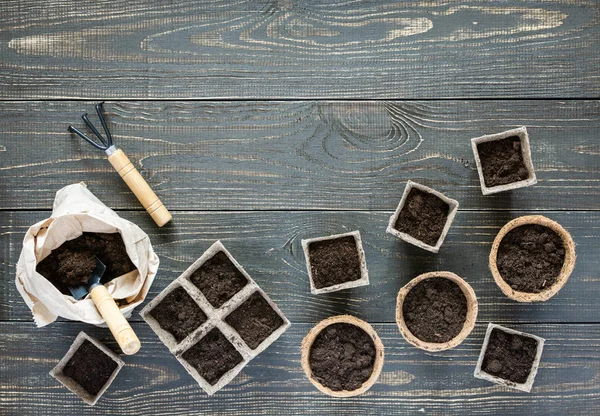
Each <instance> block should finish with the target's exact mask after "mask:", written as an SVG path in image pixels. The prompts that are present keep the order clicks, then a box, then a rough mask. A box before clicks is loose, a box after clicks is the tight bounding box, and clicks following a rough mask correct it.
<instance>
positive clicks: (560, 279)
mask: <svg viewBox="0 0 600 416" xmlns="http://www.w3.org/2000/svg"><path fill="white" fill-rule="evenodd" d="M575 257H576V256H575V242H574V241H573V238H572V237H571V235H570V234H569V232H568V231H567V230H565V229H564V228H563V227H562V226H561V225H560V224H558V223H557V222H555V221H552V220H551V219H549V218H546V217H544V216H542V215H528V216H524V217H519V218H515V219H514V220H512V221H510V222H508V223H507V224H506V225H505V226H504V227H502V229H501V230H500V232H499V233H498V235H497V236H496V238H495V239H494V243H493V244H492V250H491V252H490V259H489V264H490V270H491V272H492V275H493V276H494V281H495V282H496V284H497V285H498V287H500V289H501V290H502V293H504V294H505V295H506V296H508V297H509V298H511V299H513V300H516V301H518V302H543V301H546V300H548V299H550V298H551V297H552V296H554V295H556V294H557V293H558V291H559V290H560V289H561V288H562V287H563V286H564V285H565V283H567V280H569V276H571V273H572V272H573V269H574V268H575Z"/></svg>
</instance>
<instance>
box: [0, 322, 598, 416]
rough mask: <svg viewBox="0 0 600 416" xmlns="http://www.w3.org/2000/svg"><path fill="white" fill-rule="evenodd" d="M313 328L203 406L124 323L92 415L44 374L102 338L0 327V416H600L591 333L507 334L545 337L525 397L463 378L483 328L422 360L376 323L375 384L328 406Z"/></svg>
mask: <svg viewBox="0 0 600 416" xmlns="http://www.w3.org/2000/svg"><path fill="white" fill-rule="evenodd" d="M312 325H313V324H312V323H311V324H298V325H292V327H291V328H290V329H289V330H288V331H287V332H286V333H285V334H284V335H283V336H282V337H281V338H280V339H279V340H278V341H277V342H276V343H275V344H273V345H272V346H271V347H270V348H269V349H268V350H267V351H265V352H264V353H262V354H261V355H260V356H259V357H258V358H256V359H255V360H254V361H252V362H251V363H250V364H249V365H248V366H247V367H246V368H245V369H244V370H243V372H242V373H240V374H239V375H238V376H237V377H236V378H235V379H234V380H233V381H232V383H231V384H230V385H229V386H227V387H226V388H224V389H223V390H221V391H220V392H218V393H217V394H216V395H215V396H212V397H208V396H207V395H205V394H204V393H203V392H202V391H201V390H200V388H199V387H198V386H197V384H195V382H194V380H193V379H192V378H191V377H190V376H189V375H188V374H187V373H186V372H185V370H184V369H183V368H182V367H181V366H180V365H179V363H178V362H177V361H176V360H175V358H173V357H172V356H171V355H170V353H169V352H168V350H167V348H166V347H165V346H164V345H162V344H161V343H160V341H159V340H158V338H157V337H156V336H155V335H154V334H153V333H152V332H151V330H150V329H149V327H148V326H147V325H145V324H143V323H138V324H134V329H135V330H136V332H137V333H138V335H139V336H140V339H141V341H142V345H143V347H142V349H141V351H140V352H139V353H138V354H137V355H135V356H131V357H124V360H125V362H126V365H125V367H124V368H123V370H122V371H121V373H120V374H119V376H118V377H117V379H116V380H115V382H114V383H113V385H112V386H111V388H110V389H109V390H108V391H107V392H106V394H105V395H104V396H103V398H102V399H101V400H100V401H99V402H98V404H97V405H96V406H95V407H94V408H90V407H89V406H87V405H85V404H84V403H83V402H81V401H80V399H79V398H77V397H76V396H74V395H73V394H71V393H70V392H68V391H67V390H66V389H65V388H64V387H62V386H61V385H60V384H58V383H57V382H56V381H55V380H54V379H53V378H51V377H50V376H49V375H48V371H49V370H50V369H51V368H52V367H53V366H54V365H55V364H56V363H57V362H58V360H59V359H60V358H61V357H62V355H63V354H64V353H65V352H66V350H67V349H68V347H69V345H70V343H71V342H72V341H73V339H74V338H75V336H76V335H77V333H78V332H79V331H80V330H85V331H86V332H87V333H89V334H90V335H93V336H96V337H98V338H99V339H100V340H101V341H102V342H105V343H106V344H107V345H108V346H109V347H111V348H113V349H115V350H116V348H117V347H116V344H115V343H114V342H113V341H112V340H111V338H110V334H109V333H108V330H106V329H100V328H95V327H92V326H89V325H83V324H74V323H58V324H55V325H53V326H51V327H48V328H44V329H38V330H36V329H33V328H32V327H31V324H28V323H0V329H1V333H2V334H3V335H2V337H0V347H1V348H0V357H1V359H2V363H3V364H2V366H0V379H2V380H3V382H2V383H1V384H0V406H1V407H2V412H3V414H5V415H20V416H24V415H38V414H40V411H42V410H41V409H43V411H42V412H43V414H44V415H49V416H50V415H61V416H63V415H87V414H110V415H114V416H117V415H124V416H125V415H140V414H143V415H149V416H150V415H161V416H165V415H170V416H174V415H188V414H192V413H194V414H195V413H197V412H201V413H202V414H214V415H217V414H218V415H234V414H235V415H273V414H278V415H282V414H304V415H322V414H340V415H341V414H343V415H363V414H369V415H371V414H373V415H375V414H377V415H382V414H385V415H413V414H421V413H422V414H426V415H442V414H444V415H465V414H473V413H477V414H490V415H505V416H510V415H523V414H527V415H544V416H548V415H560V416H564V415H566V414H568V415H593V414H598V412H600V384H599V383H598V379H599V378H600V356H599V354H600V327H599V326H598V325H564V324H540V325H511V327H514V328H517V329H520V330H523V331H527V332H531V333H534V334H536V335H539V336H542V337H545V338H546V344H545V347H544V353H543V355H542V364H541V367H540V370H539V372H538V375H537V378H536V382H535V385H534V388H533V391H532V393H531V394H524V393H520V392H515V391H512V390H509V389H507V388H504V387H499V386H495V385H493V384H490V383H488V382H486V381H483V380H478V379H475V378H474V377H473V370H474V368H475V364H476V361H477V357H478V354H479V349H480V348H481V344H482V341H483V335H484V332H485V327H486V326H487V323H486V324H483V323H482V324H478V325H477V326H476V328H475V330H474V332H473V333H472V334H471V336H470V337H469V338H467V340H466V341H465V342H464V343H463V344H462V345H461V346H459V347H458V348H456V349H455V350H450V351H446V352H443V353H438V354H425V353H424V352H422V351H420V350H417V349H416V348H414V347H411V346H410V345H408V344H407V343H406V342H404V340H403V339H402V337H401V336H400V333H399V332H398V329H397V328H396V326H395V325H392V324H376V325H374V327H375V330H376V331H377V332H378V333H379V335H380V337H381V338H382V341H383V343H384V345H385V348H386V350H385V354H386V357H385V364H384V368H383V372H382V375H381V377H380V380H379V382H378V383H377V384H375V386H373V388H372V389H371V390H370V391H369V392H368V393H366V394H365V395H363V396H359V397H355V398H348V399H332V398H329V397H327V396H325V395H323V394H322V393H320V392H318V391H317V390H316V389H315V388H314V387H313V386H312V385H311V384H310V383H309V381H308V380H307V379H306V378H305V377H304V373H303V372H302V369H301V367H300V362H299V361H300V343H301V340H302V338H303V337H304V335H306V333H307V332H308V330H309V329H310V327H311V326H312Z"/></svg>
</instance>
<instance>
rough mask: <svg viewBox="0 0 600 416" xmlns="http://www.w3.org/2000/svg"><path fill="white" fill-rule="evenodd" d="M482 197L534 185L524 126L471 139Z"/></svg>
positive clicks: (535, 179)
mask: <svg viewBox="0 0 600 416" xmlns="http://www.w3.org/2000/svg"><path fill="white" fill-rule="evenodd" d="M471 147H472V148H473V154H474V155H475V163H476V164H477V173H478V174H479V183H480V184H481V192H482V193H483V195H491V194H495V193H498V192H503V191H509V190H511V189H518V188H524V187H526V186H530V185H535V184H536V183H537V178H536V176H535V171H534V169H533V162H532V161H531V147H530V145H529V135H528V134H527V129H526V128H525V127H519V128H518V129H512V130H508V131H505V132H502V133H497V134H489V135H486V136H481V137H476V138H474V139H471Z"/></svg>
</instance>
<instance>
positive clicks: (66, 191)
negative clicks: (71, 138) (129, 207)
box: [15, 183, 158, 327]
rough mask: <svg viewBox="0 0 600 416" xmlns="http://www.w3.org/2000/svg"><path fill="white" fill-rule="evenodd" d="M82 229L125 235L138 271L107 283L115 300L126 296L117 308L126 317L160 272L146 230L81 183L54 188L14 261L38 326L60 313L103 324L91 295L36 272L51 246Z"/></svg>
mask: <svg viewBox="0 0 600 416" xmlns="http://www.w3.org/2000/svg"><path fill="white" fill-rule="evenodd" d="M84 231H86V232H96V233H114V232H119V233H120V234H121V237H122V238H123V242H124V243H125V248H126V249H127V254H128V255H129V257H130V258H131V261H132V262H133V264H134V265H135V267H136V270H134V271H132V272H130V273H127V274H124V275H122V276H119V277H117V278H116V279H114V280H112V281H111V282H109V283H107V284H106V288H107V289H108V292H109V293H110V294H111V296H112V297H113V298H114V299H126V300H127V304H125V305H121V307H120V308H121V312H123V314H124V315H125V316H126V317H129V316H131V312H132V311H133V309H134V308H135V307H136V306H138V305H139V304H140V303H142V302H143V301H144V298H145V297H146V295H147V294H148V290H149V289H150V286H151V285H152V282H153V280H154V277H155V276H156V272H157V271H158V256H157V255H156V254H155V253H154V250H152V245H151V244H150V239H149V238H148V235H147V234H146V233H145V232H143V231H142V230H141V229H140V228H139V227H138V226H137V225H135V224H133V223H132V222H130V221H127V220H124V219H123V218H121V217H119V216H118V215H117V214H116V213H115V212H114V211H113V210H111V209H110V208H108V207H107V206H106V205H104V204H103V203H102V202H101V201H100V200H99V199H98V198H96V197H95V196H94V195H93V194H92V193H91V192H90V191H88V190H87V188H86V187H85V184H84V183H78V184H73V185H69V186H66V187H64V188H62V189H60V190H59V191H58V192H57V193H56V198H55V199H54V207H53V210H52V216H51V217H50V218H48V219H46V220H44V221H40V222H38V223H37V224H35V225H33V226H31V227H30V228H29V230H27V234H25V238H24V240H23V250H21V256H20V257H19V262H18V263H17V278H16V281H15V283H16V285H17V289H18V290H19V293H20V294H21V296H22V297H23V299H24V300H25V303H27V306H29V309H31V312H32V313H33V319H34V320H35V323H36V325H37V326H39V327H41V326H45V325H48V324H49V323H52V322H54V321H55V320H56V318H57V317H58V316H62V317H63V318H66V319H71V320H74V321H81V322H87V323H89V324H93V325H98V326H105V324H104V319H103V318H102V316H100V314H99V313H98V310H97V309H96V307H95V306H94V303H93V302H92V300H91V299H90V298H89V295H88V296H87V297H86V298H84V299H81V300H79V301H76V300H75V299H74V298H73V297H72V296H71V295H64V294H63V293H61V292H60V291H59V290H58V289H57V288H56V287H55V286H54V285H53V284H52V283H50V282H49V281H48V280H47V279H46V278H45V277H44V276H42V275H41V274H39V273H38V272H37V271H36V266H37V264H38V263H39V262H40V261H42V260H43V259H44V258H46V257H47V256H48V255H49V254H50V252H51V251H52V250H54V249H56V248H58V247H59V246H60V245H61V244H63V243H64V242H65V241H68V240H72V239H74V238H77V237H79V236H80V235H81V234H82V233H83V232H84Z"/></svg>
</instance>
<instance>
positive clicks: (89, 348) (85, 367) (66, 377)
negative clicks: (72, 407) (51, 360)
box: [50, 332, 124, 406]
mask: <svg viewBox="0 0 600 416" xmlns="http://www.w3.org/2000/svg"><path fill="white" fill-rule="evenodd" d="M123 365H124V364H123V360H121V359H120V358H119V356H118V355H117V354H115V353H114V352H112V351H111V350H110V349H108V348H106V347H105V346H104V345H102V344H101V343H100V342H98V341H97V340H95V339H94V338H92V337H90V336H89V335H88V334H86V333H85V332H80V333H79V335H77V338H75V341H74V342H73V344H72V345H71V347H70V348H69V350H68V351H67V353H66V354H65V356H64V357H63V358H62V360H60V361H59V362H58V364H57V365H56V367H54V368H53V369H52V370H51V371H50V375H51V376H52V377H54V378H55V379H57V380H58V381H59V382H61V383H62V384H63V385H64V386H65V387H66V388H68V389H69V390H71V391H72V392H73V393H75V394H76V395H78V396H79V397H80V398H81V400H83V401H84V402H86V403H87V404H89V405H91V406H93V405H95V404H96V402H97V401H98V399H99V398H100V397H101V396H102V395H103V394H104V392H105V391H106V389H108V386H110V385H111V383H112V382H113V380H114V379H115V378H116V377H117V374H118V373H119V371H121V368H122V367H123Z"/></svg>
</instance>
